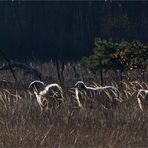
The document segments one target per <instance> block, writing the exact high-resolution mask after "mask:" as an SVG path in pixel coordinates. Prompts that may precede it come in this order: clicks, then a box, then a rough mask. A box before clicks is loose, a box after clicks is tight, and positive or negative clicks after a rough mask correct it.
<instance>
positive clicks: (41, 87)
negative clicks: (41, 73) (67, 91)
mask: <svg viewBox="0 0 148 148" xmlns="http://www.w3.org/2000/svg"><path fill="white" fill-rule="evenodd" d="M28 88H29V89H30V90H32V91H33V92H34V94H35V96H36V98H37V102H38V104H39V106H40V109H41V112H42V111H43V110H44V109H46V110H48V109H49V107H50V108H51V107H55V104H56V103H59V104H60V103H61V102H62V101H63V98H64V97H63V90H62V87H61V86H60V85H59V84H56V83H54V84H49V85H45V84H44V82H42V81H38V80H36V81H33V82H31V83H30V85H29V87H28Z"/></svg>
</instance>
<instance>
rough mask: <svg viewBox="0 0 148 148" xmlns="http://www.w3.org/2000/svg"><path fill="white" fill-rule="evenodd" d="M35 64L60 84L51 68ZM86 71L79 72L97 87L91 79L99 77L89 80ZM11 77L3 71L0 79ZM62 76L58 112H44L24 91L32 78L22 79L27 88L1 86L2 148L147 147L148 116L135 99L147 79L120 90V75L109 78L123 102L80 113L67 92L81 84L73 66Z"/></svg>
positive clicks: (67, 67) (126, 82)
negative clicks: (63, 84)
mask: <svg viewBox="0 0 148 148" xmlns="http://www.w3.org/2000/svg"><path fill="white" fill-rule="evenodd" d="M34 66H35V67H37V68H38V69H39V70H41V71H42V73H44V76H45V77H44V81H45V82H46V83H50V82H58V79H57V76H56V75H55V73H56V68H55V66H54V65H53V64H51V63H45V64H38V65H34ZM85 72H86V70H85V69H81V72H80V71H78V73H81V75H83V76H84V77H83V78H84V79H85V81H86V82H87V83H88V84H93V82H92V81H94V82H96V83H97V84H99V77H98V76H97V74H96V75H92V74H91V75H90V77H89V74H88V72H87V75H84V73H85ZM8 74H9V73H8V72H5V75H4V74H3V73H1V75H0V77H1V78H3V77H4V76H7V75H8ZM64 75H66V76H65V86H66V88H65V102H64V103H63V104H62V105H61V106H60V107H59V108H58V109H57V110H56V111H55V112H46V113H43V114H41V113H40V108H39V106H38V104H37V102H36V99H35V96H34V95H32V94H31V93H30V92H28V91H27V90H26V86H27V85H28V83H30V81H31V79H32V78H31V77H27V78H26V79H25V80H24V82H23V86H24V87H20V86H11V87H7V89H6V90H5V89H4V88H1V90H0V131H1V132H0V147H52V148H53V147H59V148H60V147H62V148H65V147H70V148H71V147H97V148H102V147H103V148H104V147H109V148H116V147H117V148H124V147H133V148H135V147H137V148H143V147H148V124H147V121H148V116H147V112H143V113H142V112H141V111H140V109H139V108H138V103H137V100H136V91H137V90H138V89H139V87H144V88H146V87H147V84H146V83H147V81H146V80H145V83H144V82H142V80H140V79H138V80H137V82H138V84H139V85H141V86H137V85H135V84H133V83H131V82H129V81H126V80H125V81H124V82H123V83H124V85H123V86H122V89H121V88H120V84H119V82H118V81H116V77H115V79H114V76H112V77H107V75H106V84H111V83H112V84H114V85H116V86H118V87H119V88H120V90H121V95H122V98H123V99H124V101H123V103H121V104H119V106H118V108H117V109H116V110H113V111H109V110H105V109H104V108H103V107H102V106H100V105H99V104H98V106H97V107H95V108H92V109H91V108H85V109H79V108H78V106H77V104H76V103H75V99H74V97H73V96H72V93H71V92H70V91H69V90H68V89H67V88H71V87H72V86H73V85H74V84H75V82H76V81H77V78H76V77H75V75H74V72H73V69H72V67H71V66H70V64H67V65H66V67H65V72H64ZM19 77H21V73H20V72H18V78H19ZM48 78H49V79H48ZM110 79H112V80H110ZM135 80H136V77H135ZM107 82H108V83H107ZM133 92H134V93H133Z"/></svg>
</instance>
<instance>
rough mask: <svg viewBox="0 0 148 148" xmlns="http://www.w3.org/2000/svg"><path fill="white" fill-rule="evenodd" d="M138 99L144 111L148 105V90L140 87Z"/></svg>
mask: <svg viewBox="0 0 148 148" xmlns="http://www.w3.org/2000/svg"><path fill="white" fill-rule="evenodd" d="M137 101H138V105H139V107H140V109H141V110H142V111H143V110H144V106H147V107H148V90H146V89H140V90H139V92H138V94H137Z"/></svg>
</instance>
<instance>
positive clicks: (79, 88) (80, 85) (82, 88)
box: [75, 81, 86, 91]
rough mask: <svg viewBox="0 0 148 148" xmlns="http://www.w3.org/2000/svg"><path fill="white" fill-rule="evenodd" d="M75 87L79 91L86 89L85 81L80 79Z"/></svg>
mask: <svg viewBox="0 0 148 148" xmlns="http://www.w3.org/2000/svg"><path fill="white" fill-rule="evenodd" d="M75 88H77V89H78V90H79V91H85V90H86V85H85V84H84V82H83V81H78V82H77V83H76V84H75Z"/></svg>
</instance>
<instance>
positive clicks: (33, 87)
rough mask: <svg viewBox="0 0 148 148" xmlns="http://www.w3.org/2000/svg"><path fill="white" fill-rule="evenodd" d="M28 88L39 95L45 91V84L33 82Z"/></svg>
mask: <svg viewBox="0 0 148 148" xmlns="http://www.w3.org/2000/svg"><path fill="white" fill-rule="evenodd" d="M28 88H29V90H31V91H33V92H34V93H37V94H39V92H40V91H42V90H44V88H45V84H44V83H43V82H40V81H35V82H32V83H31V84H30V85H29V87H28Z"/></svg>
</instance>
